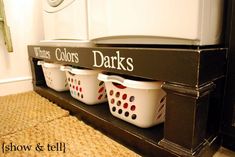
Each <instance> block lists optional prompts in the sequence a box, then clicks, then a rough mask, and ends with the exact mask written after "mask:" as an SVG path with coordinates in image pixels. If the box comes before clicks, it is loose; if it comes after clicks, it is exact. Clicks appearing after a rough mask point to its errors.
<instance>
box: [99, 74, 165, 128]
mask: <svg viewBox="0 0 235 157" xmlns="http://www.w3.org/2000/svg"><path fill="white" fill-rule="evenodd" d="M98 79H99V80H101V81H104V82H105V86H106V90H107V95H108V101H109V109H110V112H111V113H112V115H114V116H115V117H118V118H120V119H122V120H125V121H127V122H129V123H132V124H134V125H136V126H139V127H141V128H148V127H151V126H153V125H156V124H159V123H162V122H164V120H165V106H166V93H165V91H164V90H162V89H161V85H162V82H160V81H149V80H148V81H146V80H145V79H143V80H130V79H125V78H124V77H120V76H117V75H110V74H109V73H100V74H99V75H98Z"/></svg>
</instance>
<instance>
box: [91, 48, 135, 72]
mask: <svg viewBox="0 0 235 157" xmlns="http://www.w3.org/2000/svg"><path fill="white" fill-rule="evenodd" d="M92 52H93V56H94V64H93V67H105V68H110V69H118V70H124V71H133V70H134V66H133V59H132V58H131V57H128V58H125V57H121V55H120V51H116V55H115V56H104V55H103V53H102V52H101V51H97V50H93V51H92Z"/></svg>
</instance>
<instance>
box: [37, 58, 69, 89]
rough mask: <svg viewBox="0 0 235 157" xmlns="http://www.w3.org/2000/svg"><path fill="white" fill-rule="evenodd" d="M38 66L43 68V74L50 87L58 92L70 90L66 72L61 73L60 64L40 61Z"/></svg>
mask: <svg viewBox="0 0 235 157" xmlns="http://www.w3.org/2000/svg"><path fill="white" fill-rule="evenodd" d="M38 65H41V66H42V70H43V74H44V77H45V80H46V84H47V86H48V87H50V88H52V89H54V90H56V91H66V90H69V87H68V83H67V79H66V75H65V72H63V71H60V66H61V65H60V64H54V63H47V62H44V61H38Z"/></svg>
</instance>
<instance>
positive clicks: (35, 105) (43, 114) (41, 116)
mask: <svg viewBox="0 0 235 157" xmlns="http://www.w3.org/2000/svg"><path fill="white" fill-rule="evenodd" d="M68 115H69V112H68V111H66V110H63V109H61V108H60V107H58V106H57V105H55V104H53V103H51V102H49V100H47V99H45V98H43V97H41V96H40V95H38V94H37V93H35V92H27V93H22V94H15V95H9V96H3V97H0V137H1V136H4V135H8V134H12V133H15V132H16V131H20V130H23V129H26V128H29V127H33V126H35V125H37V124H39V123H43V122H49V121H52V120H54V119H57V118H60V117H64V116H68Z"/></svg>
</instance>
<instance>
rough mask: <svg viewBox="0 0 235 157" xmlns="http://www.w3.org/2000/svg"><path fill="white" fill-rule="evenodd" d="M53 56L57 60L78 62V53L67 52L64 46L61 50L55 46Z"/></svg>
mask: <svg viewBox="0 0 235 157" xmlns="http://www.w3.org/2000/svg"><path fill="white" fill-rule="evenodd" d="M55 57H56V59H57V60H58V61H66V62H73V63H78V62H79V58H78V54H77V53H74V52H69V51H67V49H66V48H64V49H63V50H61V49H60V48H56V50H55Z"/></svg>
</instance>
